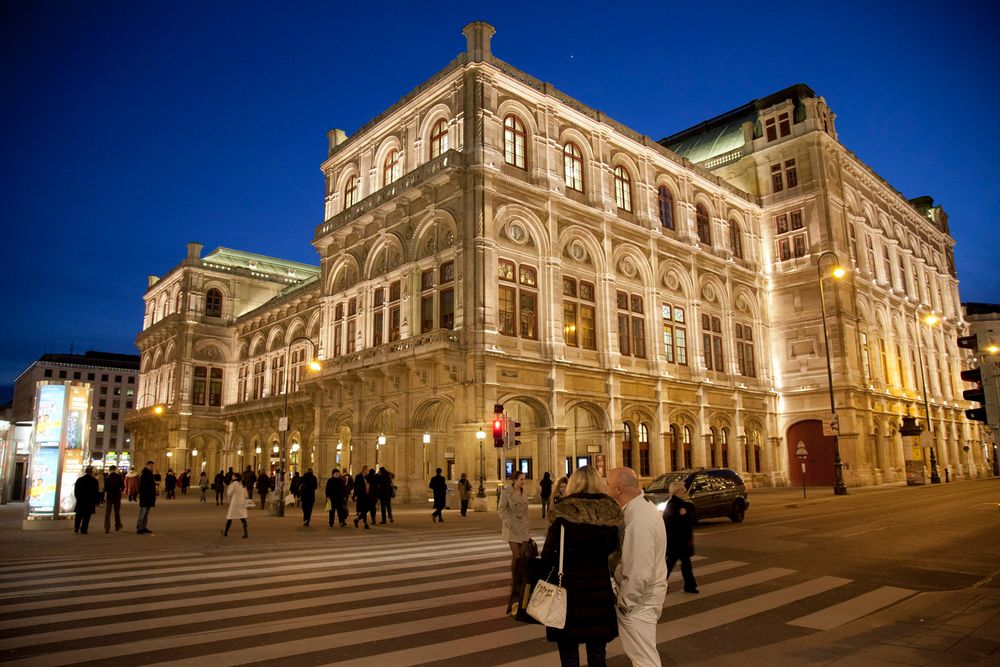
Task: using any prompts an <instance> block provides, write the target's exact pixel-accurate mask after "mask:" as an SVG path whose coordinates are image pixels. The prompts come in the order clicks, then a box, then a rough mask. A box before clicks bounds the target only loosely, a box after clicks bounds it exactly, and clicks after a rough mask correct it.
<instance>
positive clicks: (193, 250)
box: [187, 242, 203, 259]
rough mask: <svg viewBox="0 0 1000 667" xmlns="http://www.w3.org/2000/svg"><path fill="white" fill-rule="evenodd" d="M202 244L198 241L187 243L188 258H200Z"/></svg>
mask: <svg viewBox="0 0 1000 667" xmlns="http://www.w3.org/2000/svg"><path fill="white" fill-rule="evenodd" d="M202 247H203V246H202V245H201V244H200V243H194V242H191V243H188V256H187V258H188V259H200V258H201V249H202Z"/></svg>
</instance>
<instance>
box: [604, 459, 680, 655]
mask: <svg viewBox="0 0 1000 667" xmlns="http://www.w3.org/2000/svg"><path fill="white" fill-rule="evenodd" d="M608 495H610V496H611V497H612V498H614V499H615V500H616V501H618V504H619V505H620V506H621V507H622V511H623V512H624V514H625V533H624V535H625V536H624V538H623V540H622V546H621V559H620V560H619V562H618V564H617V566H616V567H615V574H614V577H615V582H616V583H617V585H618V596H617V603H616V606H617V613H618V631H619V633H620V636H621V640H622V648H623V649H624V650H625V655H627V656H628V657H629V659H630V660H631V661H632V664H633V665H635V666H636V667H660V664H661V663H660V654H659V652H658V651H657V649H656V622H657V621H658V620H659V618H660V612H661V611H662V610H663V599H664V598H665V597H666V595H667V561H666V558H667V533H666V531H665V530H664V529H663V519H662V518H661V517H660V512H659V511H658V510H657V509H656V505H654V504H653V503H651V502H649V501H647V500H646V498H645V497H644V496H643V493H642V488H641V487H640V486H639V479H638V477H637V476H636V474H635V471H634V470H632V469H631V468H613V469H612V470H611V471H610V472H609V473H608Z"/></svg>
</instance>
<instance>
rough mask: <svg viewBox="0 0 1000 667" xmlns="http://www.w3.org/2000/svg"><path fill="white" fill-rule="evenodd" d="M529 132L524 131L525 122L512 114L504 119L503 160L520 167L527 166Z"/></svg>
mask: <svg viewBox="0 0 1000 667" xmlns="http://www.w3.org/2000/svg"><path fill="white" fill-rule="evenodd" d="M527 139H528V134H527V132H525V131H524V123H522V122H521V119H520V118H518V117H517V116H515V115H513V114H511V115H510V116H507V117H506V118H504V119H503V161H504V162H506V163H507V164H510V165H514V166H515V167H517V168H518V169H524V168H525V159H524V155H525V152H524V147H525V144H526V143H527Z"/></svg>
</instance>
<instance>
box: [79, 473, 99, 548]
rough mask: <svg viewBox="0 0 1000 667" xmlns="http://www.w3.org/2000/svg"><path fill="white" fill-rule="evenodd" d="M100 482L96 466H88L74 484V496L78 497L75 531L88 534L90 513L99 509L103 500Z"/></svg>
mask: <svg viewBox="0 0 1000 667" xmlns="http://www.w3.org/2000/svg"><path fill="white" fill-rule="evenodd" d="M100 488H101V487H100V483H99V482H98V481H97V478H96V477H94V467H93V466H87V467H86V468H85V469H84V471H83V475H81V476H80V477H78V478H77V480H76V483H75V484H73V497H75V498H76V514H75V515H74V516H73V532H74V533H80V534H81V535H86V534H87V529H88V528H89V527H90V515H92V514H93V513H94V512H96V511H97V503H98V502H100V500H101V491H100Z"/></svg>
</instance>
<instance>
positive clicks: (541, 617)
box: [525, 526, 566, 630]
mask: <svg viewBox="0 0 1000 667" xmlns="http://www.w3.org/2000/svg"><path fill="white" fill-rule="evenodd" d="M565 545H566V526H559V583H558V584H550V583H549V582H547V581H545V580H544V579H539V580H538V583H537V584H535V590H533V591H532V592H531V599H530V600H529V601H528V608H527V609H526V610H525V611H527V612H528V616H531V617H532V618H533V619H535V620H536V621H538V622H539V623H541V624H542V625H544V626H545V627H547V628H556V629H558V630H562V629H563V628H564V627H566V589H565V588H563V587H562V578H563V551H564V547H565Z"/></svg>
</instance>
